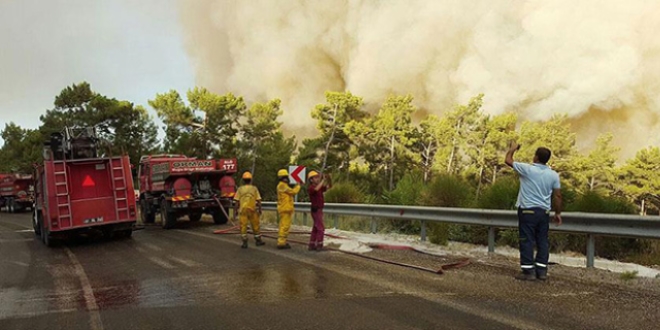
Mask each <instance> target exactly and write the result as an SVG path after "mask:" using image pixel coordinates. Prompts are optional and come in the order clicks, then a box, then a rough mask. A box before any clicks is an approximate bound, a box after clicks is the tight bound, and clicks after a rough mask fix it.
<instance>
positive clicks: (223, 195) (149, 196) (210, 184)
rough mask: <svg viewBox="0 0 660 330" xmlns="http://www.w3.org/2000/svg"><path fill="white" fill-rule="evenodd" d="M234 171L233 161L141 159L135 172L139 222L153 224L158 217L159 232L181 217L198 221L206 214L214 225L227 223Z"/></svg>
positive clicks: (174, 157)
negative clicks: (137, 185) (211, 218)
mask: <svg viewBox="0 0 660 330" xmlns="http://www.w3.org/2000/svg"><path fill="white" fill-rule="evenodd" d="M236 171H237V165H236V159H219V160H213V159H211V160H202V159H196V158H190V157H186V156H184V155H173V154H161V155H150V156H143V157H142V158H141V159H140V167H139V169H138V177H139V178H140V179H139V180H140V197H139V199H140V214H141V218H142V221H143V222H144V223H153V222H155V218H156V213H160V218H161V221H162V226H163V228H165V229H170V228H173V227H174V225H175V224H176V222H177V219H178V218H180V217H182V216H185V215H187V216H188V218H189V219H190V221H199V220H200V219H201V218H202V215H203V214H204V213H206V214H210V215H211V216H212V217H213V222H215V223H216V224H224V223H227V221H228V216H229V214H228V212H229V209H230V208H231V205H232V198H233V197H234V194H235V192H236V182H235V181H234V178H233V174H235V173H236Z"/></svg>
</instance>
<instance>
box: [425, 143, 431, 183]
mask: <svg viewBox="0 0 660 330" xmlns="http://www.w3.org/2000/svg"><path fill="white" fill-rule="evenodd" d="M432 147H433V142H430V143H429V145H428V146H425V147H424V183H426V182H428V180H429V172H430V171H431V148H432Z"/></svg>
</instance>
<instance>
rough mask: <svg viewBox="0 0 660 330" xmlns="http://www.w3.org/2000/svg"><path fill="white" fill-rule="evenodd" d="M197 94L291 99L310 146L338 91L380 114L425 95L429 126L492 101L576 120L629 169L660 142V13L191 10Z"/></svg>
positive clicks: (285, 4) (262, 5)
mask: <svg viewBox="0 0 660 330" xmlns="http://www.w3.org/2000/svg"><path fill="white" fill-rule="evenodd" d="M180 12H181V20H182V22H183V25H184V30H185V31H186V32H185V35H186V38H187V40H186V46H187V50H188V52H189V54H190V56H191V58H192V59H193V63H195V68H196V79H197V83H198V84H200V85H203V86H206V87H208V88H210V89H212V90H214V91H216V92H219V93H226V92H234V93H236V94H240V95H243V96H244V97H246V99H247V100H248V101H263V100H266V99H270V98H275V97H278V98H281V99H282V101H283V106H284V109H285V110H284V111H285V114H284V120H285V122H286V126H287V128H288V129H289V130H292V131H294V132H295V133H296V134H297V135H298V136H301V135H305V132H306V130H307V132H309V131H308V130H309V129H310V128H312V127H313V122H312V119H311V118H310V116H309V112H310V110H311V109H312V108H313V106H314V105H316V104H318V103H322V102H323V101H324V92H325V91H326V90H340V91H341V90H350V91H351V92H352V93H354V94H356V95H359V96H362V97H364V99H365V102H366V103H367V105H368V106H370V107H371V108H373V107H374V106H377V105H378V104H380V103H381V102H382V101H383V100H384V99H385V98H386V97H387V96H388V95H390V94H393V93H396V94H407V93H410V94H413V95H414V96H415V98H416V102H417V105H418V106H419V107H420V108H421V109H422V110H424V112H428V113H438V114H441V113H443V112H445V111H447V110H448V109H451V107H452V105H453V104H456V103H464V102H466V101H467V100H468V99H469V98H470V97H472V96H475V95H477V94H479V93H484V94H485V98H484V111H486V112H487V113H490V114H500V113H503V112H506V111H515V112H517V113H518V114H519V115H520V117H521V118H522V119H529V120H544V119H548V118H550V117H551V116H552V115H553V114H557V113H567V114H568V115H569V117H570V118H571V121H572V123H573V126H574V129H575V130H576V131H577V132H578V138H579V139H580V141H581V144H582V145H583V146H584V145H588V144H589V143H590V141H593V139H595V137H596V135H597V134H598V133H601V132H607V131H612V132H613V133H614V134H615V142H616V144H618V145H619V146H622V147H623V148H624V149H623V152H622V156H626V157H629V156H632V155H633V154H634V152H635V151H636V150H637V149H639V148H642V147H645V146H647V145H649V144H656V145H657V144H658V143H659V142H660V135H658V134H653V132H654V131H655V130H656V129H657V128H660V124H659V123H658V118H659V117H658V115H659V114H660V35H658V33H657V31H660V20H658V19H657V18H658V17H660V2H657V1H642V0H640V1H620V0H608V1H604V0H581V1H569V0H556V1H536V0H533V1H518V0H508V1H507V0H502V1H495V2H493V1H485V0H478V1H477V0H443V1H436V0H406V1H377V0H343V1H339V0H337V1H323V0H318V1H314V0H306V1H305V0H250V1H238V0H234V1H232V0H199V1H195V2H191V1H183V0H180Z"/></svg>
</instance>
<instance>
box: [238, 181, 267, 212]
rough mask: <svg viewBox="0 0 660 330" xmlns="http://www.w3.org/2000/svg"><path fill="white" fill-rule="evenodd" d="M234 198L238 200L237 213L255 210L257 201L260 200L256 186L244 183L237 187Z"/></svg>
mask: <svg viewBox="0 0 660 330" xmlns="http://www.w3.org/2000/svg"><path fill="white" fill-rule="evenodd" d="M234 200H237V201H239V202H240V205H239V210H238V213H240V214H243V213H244V212H245V211H256V210H257V201H261V194H260V193H259V189H257V187H255V186H253V185H251V184H246V185H243V186H240V187H238V190H237V191H236V195H234Z"/></svg>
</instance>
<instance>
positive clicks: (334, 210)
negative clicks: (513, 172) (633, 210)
mask: <svg viewBox="0 0 660 330" xmlns="http://www.w3.org/2000/svg"><path fill="white" fill-rule="evenodd" d="M262 205H263V209H264V210H266V211H276V210H277V204H276V203H275V202H264V203H263V204H262ZM309 210H310V204H309V203H296V212H298V213H303V214H307V213H309ZM323 212H324V214H329V215H332V218H333V220H334V227H335V228H336V227H337V226H338V222H337V217H336V216H337V215H352V216H360V217H366V218H371V219H372V220H371V232H372V233H375V232H376V230H377V222H376V219H395V220H412V221H415V220H417V221H421V233H420V235H421V240H422V241H425V240H426V222H443V223H453V224H462V225H478V226H486V227H488V251H489V252H494V251H495V228H518V216H517V213H516V211H504V210H484V209H462V208H446V207H424V206H402V205H374V204H336V203H329V204H325V208H324V209H323ZM562 219H563V224H562V225H561V226H557V225H555V224H551V225H550V231H554V232H564V233H573V234H586V235H587V267H593V266H594V257H595V252H596V249H595V245H596V236H616V237H632V238H653V239H660V217H653V216H639V215H625V214H601V213H581V212H566V213H562Z"/></svg>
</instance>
